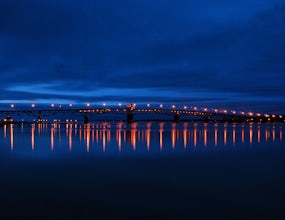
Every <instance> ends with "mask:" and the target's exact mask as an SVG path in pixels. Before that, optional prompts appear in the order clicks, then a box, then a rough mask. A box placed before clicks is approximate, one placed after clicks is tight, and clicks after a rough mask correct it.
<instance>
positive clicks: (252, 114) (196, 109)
mask: <svg viewBox="0 0 285 220" xmlns="http://www.w3.org/2000/svg"><path fill="white" fill-rule="evenodd" d="M134 105H136V104H134ZM50 106H51V107H52V108H54V107H56V105H55V104H53V103H52V104H51V105H50ZM68 106H69V107H70V108H72V107H73V104H72V103H69V104H68ZM102 106H103V107H106V106H107V104H106V103H103V104H102ZM118 106H119V107H122V106H123V104H122V103H118ZM146 106H147V107H148V108H149V107H151V104H149V103H148V104H146ZM10 107H11V108H15V104H11V105H10ZM31 107H32V108H35V107H36V104H34V103H33V104H31ZM86 107H91V104H90V103H86ZM159 107H160V108H163V107H164V106H163V104H160V105H159ZM58 108H62V105H58ZM171 108H172V109H176V105H171ZM191 108H192V109H193V110H194V111H198V110H199V108H198V107H191ZM183 109H184V110H187V109H188V106H186V105H185V106H183ZM201 110H203V111H204V112H208V111H209V109H208V108H201ZM211 110H212V111H214V112H215V113H224V114H227V113H228V110H218V109H211ZM230 112H231V113H232V114H234V115H235V114H237V111H234V110H232V111H230ZM239 113H240V114H241V115H249V116H254V115H256V116H257V117H260V116H262V114H261V113H253V112H248V113H246V112H239ZM264 116H265V117H270V116H271V117H273V118H275V117H277V116H276V115H269V114H264ZM279 117H280V118H282V117H283V116H282V115H279Z"/></svg>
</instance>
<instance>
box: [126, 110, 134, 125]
mask: <svg viewBox="0 0 285 220" xmlns="http://www.w3.org/2000/svg"><path fill="white" fill-rule="evenodd" d="M133 121H134V112H128V113H127V122H128V123H132V122H133Z"/></svg>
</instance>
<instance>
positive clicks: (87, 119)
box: [84, 114, 89, 124]
mask: <svg viewBox="0 0 285 220" xmlns="http://www.w3.org/2000/svg"><path fill="white" fill-rule="evenodd" d="M88 123H89V117H88V115H87V114H86V115H84V124H88Z"/></svg>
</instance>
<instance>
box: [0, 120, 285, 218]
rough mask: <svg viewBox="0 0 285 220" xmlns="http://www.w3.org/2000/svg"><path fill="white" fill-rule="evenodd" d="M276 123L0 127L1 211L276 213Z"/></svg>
mask: <svg viewBox="0 0 285 220" xmlns="http://www.w3.org/2000/svg"><path fill="white" fill-rule="evenodd" d="M284 127H285V126H284V125H283V124H222V123H217V124H215V123H208V124H206V123H205V124H204V123H178V124H172V123H142V122H141V123H133V124H126V123H93V124H88V125H82V124H49V125H47V124H43V125H37V124H31V125H30V124H26V125H4V127H1V128H0V146H1V148H0V159H1V163H0V165H1V168H0V175H1V179H2V182H1V184H0V186H1V189H0V193H1V199H0V202H1V214H0V216H1V217H4V218H15V219H22V218H47V219H93V218H95V217H96V218H99V219H106V218H108V219H109V218H112V219H149V218H156V219H189V218H194V219H200V218H213V217H219V218H223V217H224V218H249V217H250V218H259V219H262V218H263V219H272V218H278V217H279V216H281V217H284V215H283V214H284V213H283V205H284V204H285V203H284V196H285V193H284V192H285V175H284V168H285V160H284V159H285V144H284V142H285V140H284V132H285V131H284Z"/></svg>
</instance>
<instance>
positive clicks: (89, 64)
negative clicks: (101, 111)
mask: <svg viewBox="0 0 285 220" xmlns="http://www.w3.org/2000/svg"><path fill="white" fill-rule="evenodd" d="M0 48H1V50H0V73H1V77H2V86H1V88H0V103H2V104H4V105H5V103H12V102H13V103H30V102H35V103H37V102H39V103H44V102H47V103H51V102H57V103H62V104H64V103H69V102H73V103H79V104H80V103H86V102H91V103H102V102H107V103H108V102H109V103H117V102H124V103H128V102H137V103H149V102H150V103H161V102H162V103H186V104H189V105H201V106H202V105H203V106H206V105H210V106H215V105H216V106H225V107H229V108H248V109H249V110H251V109H260V110H264V111H271V112H283V113H284V110H283V109H284V108H285V77H284V73H285V60H284V54H285V1H281V0H270V1H269V0H259V1H248V0H247V1H246V0H239V1H234V2H233V1H227V0H219V1H210V0H201V1H189V0H176V1H174V0H156V1H150V0H121V1H117V0H80V1H79V0H69V1H63V0H62V1H58V0H45V1H38V0H26V1H21V0H1V1H0Z"/></svg>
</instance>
